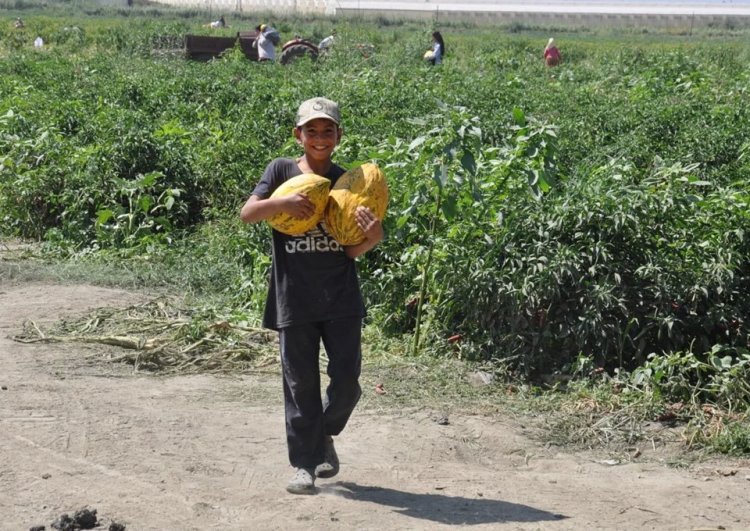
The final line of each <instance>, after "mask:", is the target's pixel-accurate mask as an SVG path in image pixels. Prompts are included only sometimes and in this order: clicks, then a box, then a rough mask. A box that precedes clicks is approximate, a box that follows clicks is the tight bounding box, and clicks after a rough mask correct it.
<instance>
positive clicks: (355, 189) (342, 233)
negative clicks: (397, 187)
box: [325, 162, 388, 245]
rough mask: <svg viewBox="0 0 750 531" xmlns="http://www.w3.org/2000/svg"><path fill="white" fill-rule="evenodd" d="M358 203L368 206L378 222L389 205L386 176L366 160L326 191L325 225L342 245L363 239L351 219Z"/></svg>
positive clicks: (362, 235)
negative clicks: (329, 190) (328, 192)
mask: <svg viewBox="0 0 750 531" xmlns="http://www.w3.org/2000/svg"><path fill="white" fill-rule="evenodd" d="M359 205H362V206H366V207H368V208H369V209H370V210H372V213H373V214H374V215H375V217H377V218H378V219H379V220H381V221H382V220H383V217H384V216H385V211H386V209H387V208H388V184H387V183H386V181H385V175H384V174H383V172H382V171H381V170H380V168H378V167H377V166H376V165H375V164H372V163H369V162H368V163H367V164H363V165H362V166H360V167H359V168H355V169H353V170H349V171H348V172H346V173H345V174H344V175H342V176H341V177H339V179H338V181H336V184H334V185H333V188H332V189H331V192H330V194H328V206H327V207H326V212H325V220H326V227H327V228H328V232H329V233H330V234H331V236H333V237H334V238H335V239H336V241H337V242H339V243H340V244H341V245H357V244H358V243H361V242H362V241H363V240H364V239H365V235H364V234H363V233H362V229H360V228H359V225H357V221H356V219H355V218H354V212H355V211H356V210H357V207H358V206H359Z"/></svg>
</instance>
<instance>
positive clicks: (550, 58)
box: [544, 38, 562, 66]
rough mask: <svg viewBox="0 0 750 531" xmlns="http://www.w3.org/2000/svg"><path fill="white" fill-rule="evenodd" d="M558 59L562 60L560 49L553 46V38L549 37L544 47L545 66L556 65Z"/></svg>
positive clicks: (558, 61)
mask: <svg viewBox="0 0 750 531" xmlns="http://www.w3.org/2000/svg"><path fill="white" fill-rule="evenodd" d="M560 61H562V55H560V50H558V49H557V46H555V39H553V38H550V40H549V41H547V46H545V47H544V62H545V63H546V65H547V66H557V65H559V64H560Z"/></svg>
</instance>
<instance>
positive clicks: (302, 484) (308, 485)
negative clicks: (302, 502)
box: [286, 468, 315, 494]
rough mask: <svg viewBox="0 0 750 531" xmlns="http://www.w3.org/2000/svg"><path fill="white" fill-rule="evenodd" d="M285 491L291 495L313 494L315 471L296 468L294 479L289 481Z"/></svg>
mask: <svg viewBox="0 0 750 531" xmlns="http://www.w3.org/2000/svg"><path fill="white" fill-rule="evenodd" d="M286 490H287V491H288V492H291V493H292V494H315V470H314V469H312V468H298V469H297V472H296V473H295V474H294V477H293V478H292V479H290V480H289V483H288V484H287V486H286Z"/></svg>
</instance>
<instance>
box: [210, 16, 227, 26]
mask: <svg viewBox="0 0 750 531" xmlns="http://www.w3.org/2000/svg"><path fill="white" fill-rule="evenodd" d="M209 26H210V27H212V28H226V27H228V26H227V21H226V20H225V19H224V15H221V17H219V20H214V21H213V22H211V24H209Z"/></svg>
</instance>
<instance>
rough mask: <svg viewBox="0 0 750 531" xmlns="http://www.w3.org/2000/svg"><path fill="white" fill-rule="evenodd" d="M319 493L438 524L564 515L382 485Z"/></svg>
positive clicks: (327, 488)
mask: <svg viewBox="0 0 750 531" xmlns="http://www.w3.org/2000/svg"><path fill="white" fill-rule="evenodd" d="M319 490H320V491H321V493H326V494H332V495H334V496H342V497H344V498H348V499H350V500H357V501H363V502H370V503H377V504H379V505H390V506H391V507H395V508H396V512H398V513H401V514H404V515H406V516H411V517H413V518H421V519H423V520H431V521H433V522H440V523H442V524H451V525H473V524H489V523H502V522H544V521H550V520H561V519H563V518H567V517H566V516H564V515H561V514H555V513H550V512H548V511H543V510H541V509H535V508H534V507H529V506H528V505H522V504H520V503H511V502H506V501H502V500H492V499H487V498H464V497H462V496H446V495H444V494H415V493H412V492H404V491H401V490H395V489H387V488H383V487H370V486H367V485H358V484H356V483H348V482H338V483H334V484H329V485H321V486H320V488H319Z"/></svg>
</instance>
